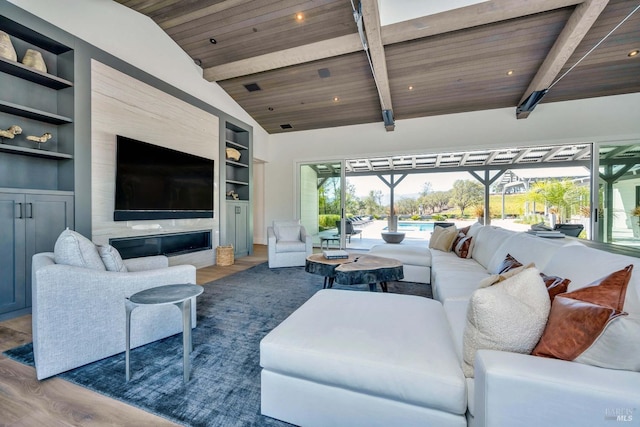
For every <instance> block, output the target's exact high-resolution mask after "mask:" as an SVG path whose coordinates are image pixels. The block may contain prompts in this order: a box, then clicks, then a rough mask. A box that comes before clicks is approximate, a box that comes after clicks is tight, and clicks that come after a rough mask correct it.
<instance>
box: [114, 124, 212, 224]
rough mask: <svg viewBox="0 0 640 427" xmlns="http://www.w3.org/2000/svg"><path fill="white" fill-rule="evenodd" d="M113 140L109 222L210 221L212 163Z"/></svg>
mask: <svg viewBox="0 0 640 427" xmlns="http://www.w3.org/2000/svg"><path fill="white" fill-rule="evenodd" d="M116 140H117V148H116V191H115V211H114V214H113V219H114V221H128V220H143V219H179V218H213V160H211V159H206V158H204V157H199V156H194V155H192V154H187V153H183V152H181V151H177V150H172V149H169V148H164V147H160V146H158V145H153V144H149V143H146V142H142V141H137V140H135V139H131V138H127V137H124V136H120V135H118V136H117V138H116Z"/></svg>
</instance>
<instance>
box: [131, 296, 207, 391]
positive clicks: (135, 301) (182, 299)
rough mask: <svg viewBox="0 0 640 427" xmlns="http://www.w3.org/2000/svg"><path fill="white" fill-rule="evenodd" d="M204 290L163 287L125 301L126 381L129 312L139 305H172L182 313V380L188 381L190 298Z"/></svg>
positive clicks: (189, 364) (190, 347)
mask: <svg viewBox="0 0 640 427" xmlns="http://www.w3.org/2000/svg"><path fill="white" fill-rule="evenodd" d="M203 290H204V289H203V288H202V286H198V285H189V284H185V285H165V286H158V287H155V288H149V289H145V290H144V291H140V292H137V293H135V294H133V295H131V296H130V297H129V298H126V299H125V309H126V312H127V334H126V335H127V338H126V339H127V346H126V352H125V366H126V369H125V370H126V373H125V375H126V379H127V381H129V379H130V378H131V375H130V371H129V353H130V350H131V312H132V311H133V310H135V308H136V307H138V306H141V305H166V304H174V305H175V306H176V307H178V308H179V309H180V311H182V360H183V379H184V382H185V383H186V382H187V381H189V374H190V371H191V363H190V360H189V354H191V351H192V350H193V343H192V342H191V298H195V297H197V296H198V295H200V294H201V293H202V291H203Z"/></svg>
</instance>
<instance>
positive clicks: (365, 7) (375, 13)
mask: <svg viewBox="0 0 640 427" xmlns="http://www.w3.org/2000/svg"><path fill="white" fill-rule="evenodd" d="M361 5H362V19H363V21H364V32H365V34H366V36H367V45H368V46H369V55H370V58H371V66H372V67H373V77H374V80H375V83H376V86H377V87H378V95H379V96H380V106H381V107H382V110H392V111H393V106H392V103H391V87H390V86H389V75H388V74H387V59H386V57H385V54H384V45H383V44H382V35H381V32H380V27H381V26H380V11H379V10H378V0H361ZM385 128H386V129H387V131H392V130H394V128H395V125H394V124H393V123H390V124H388V125H386V126H385Z"/></svg>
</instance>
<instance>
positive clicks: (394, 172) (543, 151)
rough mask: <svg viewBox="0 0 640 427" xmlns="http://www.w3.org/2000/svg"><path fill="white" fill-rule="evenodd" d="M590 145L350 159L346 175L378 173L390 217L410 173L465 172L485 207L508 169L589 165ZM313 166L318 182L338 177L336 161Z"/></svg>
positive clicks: (346, 164)
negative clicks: (477, 184) (387, 197)
mask: <svg viewBox="0 0 640 427" xmlns="http://www.w3.org/2000/svg"><path fill="white" fill-rule="evenodd" d="M591 147H592V146H591V144H589V143H585V144H571V145H553V146H551V145H550V146H537V147H523V148H509V149H495V150H477V151H459V152H450V153H438V154H417V155H400V156H388V157H372V158H361V159H349V160H346V162H345V168H346V170H345V175H346V176H367V175H368V176H377V177H378V178H379V179H380V180H381V181H382V182H383V183H384V184H385V185H386V186H387V187H389V190H390V214H391V216H392V217H393V216H394V192H395V188H396V186H397V185H398V184H400V183H401V182H402V180H403V179H405V178H406V177H407V176H408V175H409V174H415V173H437V172H461V171H467V172H469V173H470V174H471V175H472V176H473V177H474V178H475V179H477V180H478V181H479V182H480V183H481V184H482V185H483V186H484V189H485V191H484V203H485V206H488V205H489V194H490V191H489V189H490V186H491V185H493V184H494V183H496V181H498V180H499V179H501V178H503V177H504V178H505V179H506V180H507V182H509V179H510V178H511V175H508V176H505V173H506V172H507V171H509V170H514V169H524V168H526V169H531V168H545V167H550V166H556V165H559V164H561V165H562V166H565V167H569V166H585V167H589V166H590V164H591ZM314 166H315V170H316V173H317V174H318V178H319V179H320V182H319V185H322V183H323V182H324V180H326V179H327V178H329V177H335V176H340V163H339V162H335V163H328V164H317V165H314ZM507 182H504V184H507ZM488 215H489V211H488V209H485V223H488V220H489V219H488Z"/></svg>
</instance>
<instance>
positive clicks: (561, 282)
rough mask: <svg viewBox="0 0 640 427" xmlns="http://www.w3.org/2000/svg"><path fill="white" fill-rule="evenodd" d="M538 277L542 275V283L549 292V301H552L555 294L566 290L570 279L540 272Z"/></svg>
mask: <svg viewBox="0 0 640 427" xmlns="http://www.w3.org/2000/svg"><path fill="white" fill-rule="evenodd" d="M540 277H542V280H543V281H544V284H545V285H546V286H547V291H548V292H549V298H550V299H551V301H553V299H554V298H555V297H556V295H558V294H563V293H565V292H567V288H568V287H569V283H571V280H569V279H563V278H562V277H558V276H547V275H546V274H544V273H542V272H541V273H540Z"/></svg>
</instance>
